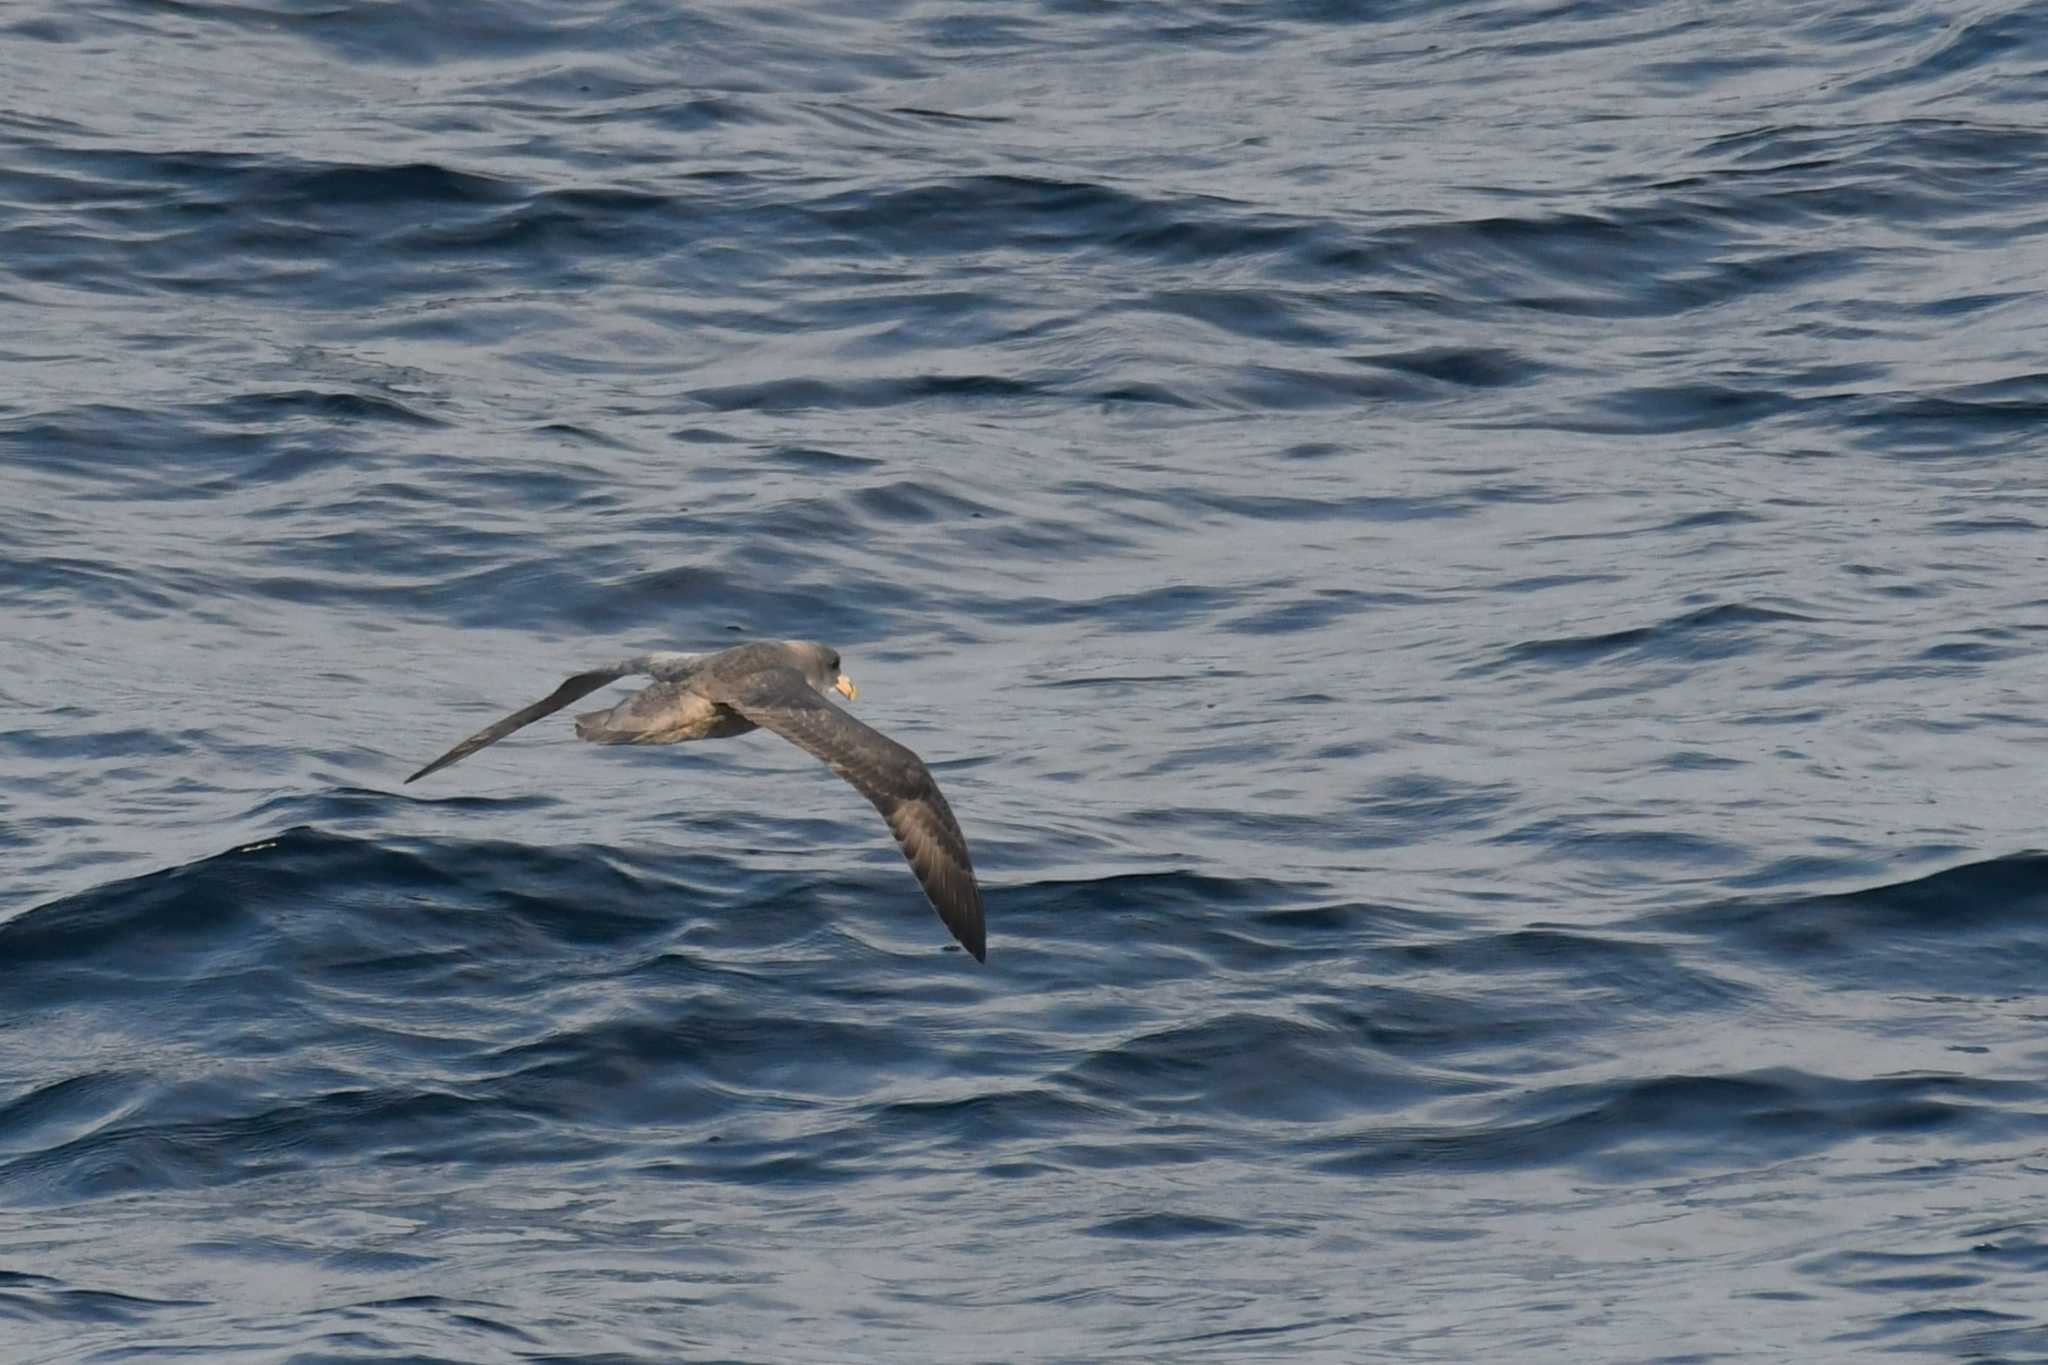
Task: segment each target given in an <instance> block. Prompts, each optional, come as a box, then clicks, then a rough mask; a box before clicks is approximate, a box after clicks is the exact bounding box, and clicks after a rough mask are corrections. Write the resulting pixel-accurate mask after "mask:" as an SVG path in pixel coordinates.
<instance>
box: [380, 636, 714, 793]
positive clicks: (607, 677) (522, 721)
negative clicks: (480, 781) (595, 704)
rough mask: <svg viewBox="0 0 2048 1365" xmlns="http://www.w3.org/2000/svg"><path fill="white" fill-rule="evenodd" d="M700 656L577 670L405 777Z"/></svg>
mask: <svg viewBox="0 0 2048 1365" xmlns="http://www.w3.org/2000/svg"><path fill="white" fill-rule="evenodd" d="M703 657H704V656H703V655H701V654H672V653H662V654H642V655H639V656H638V657H636V658H631V659H621V660H620V661H619V662H617V663H615V664H606V665H605V666H604V667H603V668H593V669H591V670H590V671H589V672H587V673H578V674H577V675H576V676H575V677H573V678H570V679H569V680H568V681H567V682H564V683H563V684H562V685H561V686H560V687H558V688H556V689H555V690H554V691H552V692H550V693H548V694H547V695H546V696H545V697H542V698H541V699H540V700H539V701H537V702H535V703H534V704H533V705H531V706H527V707H522V708H520V709H519V710H517V711H514V712H513V713H512V714H511V715H509V716H507V717H505V719H503V720H501V721H497V722H496V723H494V724H491V725H487V726H485V727H484V728H483V729H481V730H479V731H477V732H476V733H475V734H473V735H471V736H470V737H469V738H468V739H465V740H463V741H462V743H460V744H458V745H456V746H455V747H454V748H452V749H450V750H449V751H448V752H447V753H445V754H442V755H441V756H440V757H439V758H437V759H435V760H434V761H433V762H432V763H429V764H428V765H427V766H426V767H424V768H422V769H420V770H419V771H418V772H416V773H414V774H413V775H412V776H411V777H408V778H406V779H405V780H406V781H407V782H417V781H419V780H420V779H421V778H423V777H425V776H426V775H427V774H428V773H432V772H439V771H440V770H441V769H443V768H445V767H447V766H448V765H449V764H451V763H460V762H461V761H462V760H463V759H465V758H468V757H469V756H470V755H471V754H473V753H475V752H476V751H477V750H478V749H481V748H483V747H484V746H486V745H489V744H496V743H497V742H498V741H499V740H501V739H503V738H504V737H505V736H507V735H509V734H511V733H512V732H513V731H514V730H517V729H519V728H520V727H521V726H525V725H531V724H533V723H534V722H535V721H537V720H539V719H540V718H541V717H543V716H552V715H553V714H554V713H555V712H557V711H559V710H561V709H562V708H563V707H565V706H567V705H568V704H569V703H571V702H574V701H581V700H582V699H583V698H585V697H587V696H589V695H590V694H591V693H592V692H595V691H597V689H598V688H600V687H603V686H604V685H605V684H606V683H614V682H617V681H618V680H619V679H621V678H630V677H632V676H634V675H635V674H637V673H645V674H647V675H649V676H650V677H655V678H666V679H673V678H681V677H686V676H688V674H689V671H690V668H691V666H692V665H694V664H695V663H696V661H697V660H699V659H701V658H703Z"/></svg>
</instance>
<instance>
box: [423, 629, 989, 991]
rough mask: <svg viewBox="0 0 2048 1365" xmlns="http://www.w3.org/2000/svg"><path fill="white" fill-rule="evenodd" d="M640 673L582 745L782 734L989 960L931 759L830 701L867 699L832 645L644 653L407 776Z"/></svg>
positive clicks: (972, 887) (583, 677)
mask: <svg viewBox="0 0 2048 1365" xmlns="http://www.w3.org/2000/svg"><path fill="white" fill-rule="evenodd" d="M635 674H644V675H646V676H648V677H651V678H654V679H655V680H656V681H655V683H654V685H653V686H652V687H646V688H642V689H641V690H640V691H638V692H635V693H634V694H633V695H632V696H630V697H628V698H627V699H626V700H624V701H622V702H620V703H619V704H618V705H617V706H613V707H609V708H607V709H605V710H602V711H587V712H585V713H584V714H582V715H580V716H578V717H577V718H576V734H577V736H578V737H579V738H581V739H587V740H591V741H592V742H594V743H598V744H682V743H687V742H689V741H691V740H697V739H723V738H725V737H726V736H728V735H743V734H746V733H747V732H748V731H749V730H754V729H757V728H758V729H766V730H772V731H774V732H775V733H776V734H778V735H781V736H782V737H783V738H784V739H786V740H788V741H789V742H790V743H792V744H794V745H796V746H797V747H798V748H800V749H803V750H805V751H807V752H808V753H810V754H812V755H813V756H815V757H817V758H819V759H821V760H823V761H824V762H825V763H826V764H827V765H828V766H829V767H830V768H831V769H832V771H833V772H835V773H838V774H839V775H840V776H841V777H843V778H845V779H846V780H847V781H848V782H850V783H852V784H853V786H854V788H855V790H857V791H859V792H860V794H861V795H862V796H865V797H866V798H867V799H868V800H869V801H870V802H872V803H873V804H874V807H875V809H876V810H878V811H880V812H881V813H882V818H883V819H884V820H887V821H888V822H889V832H890V833H892V834H894V835H895V836H896V842H897V843H898V844H899V845H900V846H901V847H902V849H903V856H904V857H905V858H907V859H909V860H910V868H911V871H913V872H915V873H916V874H917V880H918V882H919V883H920V884H921V885H922V886H923V887H924V893H925V895H926V896H927V897H929V898H930V900H931V903H932V906H933V908H934V909H936V910H937V911H938V912H939V918H940V919H942V920H944V921H945V924H946V927H947V928H948V929H950V930H952V931H953V937H955V938H957V939H959V940H960V942H961V944H962V946H964V947H965V948H966V949H967V951H968V952H970V953H973V954H974V956H975V959H976V960H977V961H987V958H988V940H987V932H986V930H985V928H984V926H983V923H982V913H981V888H980V886H979V885H978V884H977V883H976V882H975V880H974V864H973V862H972V861H971V860H970V859H969V858H968V856H967V839H966V837H965V836H963V835H962V834H961V833H960V825H959V822H958V821H956V820H954V818H953V809H952V807H950V806H948V805H947V804H946V798H945V795H944V794H943V793H942V792H940V791H939V784H938V783H937V782H936V781H934V780H933V779H932V774H931V769H929V768H927V767H925V765H924V760H922V759H920V758H919V757H918V756H917V755H916V754H914V753H912V752H911V751H910V750H908V749H906V748H904V747H903V746H902V745H901V744H898V743H897V742H896V741H895V740H893V739H890V738H889V737H888V736H887V735H885V734H883V733H882V732H881V731H879V730H876V729H874V728H873V727H871V726H867V725H863V724H862V723H861V722H859V721H857V720H855V719H854V718H853V717H852V716H849V715H847V714H846V712H844V711H842V710H840V709H839V708H838V707H837V706H834V705H833V704H832V703H831V702H829V701H827V700H825V696H824V694H825V693H826V692H827V691H838V692H840V693H842V694H843V695H844V696H845V697H846V698H847V700H849V701H851V700H853V699H854V698H855V697H856V696H858V695H859V689H857V688H856V687H854V685H853V680H852V679H851V678H848V677H847V676H846V675H845V674H844V673H842V672H840V671H839V651H837V650H835V649H833V648H831V647H830V646H829V645H821V644H815V643H812V642H810V641H807V640H766V641H762V642H760V643H757V644H748V645H736V646H734V647H733V648H731V649H727V650H722V651H720V652H719V653H716V654H666V653H664V654H642V655H640V656H638V657H637V658H632V659H622V660H620V661H619V662H618V663H615V664H607V665H606V666H605V667H603V668H593V669H591V670H589V671H588V672H584V673H578V674H576V675H575V676H574V677H572V678H570V679H569V680H568V681H566V682H564V683H563V684H562V685H561V686H560V687H558V688H556V689H555V690H554V691H553V692H551V693H549V694H548V695H547V696H546V697H544V698H543V699H541V700H540V701H537V702H535V703H534V704H533V705H531V706H528V707H525V708H522V709H521V710H518V711H514V712H513V713H512V714H511V715H509V716H507V717H505V718H504V719H503V720H501V721H498V722H497V723H496V724H494V725H489V726H486V727H485V728H483V729H481V730H479V731H477V732H476V733H475V734H473V735H471V736H470V737H469V738H468V739H465V740H463V741H462V743H460V744H458V745H456V746H455V747H454V748H452V749H450V750H449V751H448V752H447V753H445V754H442V755H441V756H440V757H439V758H437V759H435V760H434V761H433V762H432V763H429V764H428V765H427V766H426V767H424V768H421V769H420V770H419V771H418V772H416V773H414V774H413V775H412V776H411V777H408V778H406V779H405V780H406V781H407V782H417V781H418V780H419V779H420V778H422V777H425V776H426V775H427V774H428V773H431V772H438V771H439V770H441V769H442V768H445V767H447V766H448V765H449V764H451V763H457V762H460V761H461V760H463V759H465V758H467V757H469V756H470V755H471V754H473V753H475V752H476V751H477V750H478V749H481V748H483V747H484V746H485V745H487V744H495V743H496V742H497V741H499V740H501V739H503V738H504V737H505V736H507V735H509V734H511V733H512V732H513V731H514V730H517V729H519V728H520V727H521V726H524V725H530V724H532V723H533V722H534V721H537V720H539V719H541V718H542V717H543V716H551V715H553V714H554V713H555V712H557V711H559V710H561V709H562V708H563V707H565V706H567V705H569V704H570V703H571V702H574V701H580V700H581V699H582V698H584V697H587V696H589V695H590V694H591V693H592V692H595V691H597V689H599V688H600V687H603V686H604V685H605V684H607V683H612V682H617V681H618V680H619V679H620V678H626V677H631V676H633V675H635Z"/></svg>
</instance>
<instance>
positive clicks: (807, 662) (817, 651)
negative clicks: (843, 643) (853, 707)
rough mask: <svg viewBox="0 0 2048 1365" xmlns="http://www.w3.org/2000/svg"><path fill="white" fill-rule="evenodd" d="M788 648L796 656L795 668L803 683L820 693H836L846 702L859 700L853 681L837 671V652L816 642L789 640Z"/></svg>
mask: <svg viewBox="0 0 2048 1365" xmlns="http://www.w3.org/2000/svg"><path fill="white" fill-rule="evenodd" d="M789 648H790V652H791V653H792V654H794V655H795V656H796V666H797V669H798V671H799V672H801V673H802V674H803V675H804V681H806V682H808V683H809V684H810V685H811V686H813V687H815V688H817V689H818V690H819V691H820V692H837V693H838V694H839V695H840V696H842V697H844V698H846V699H847V700H848V701H857V700H859V698H860V689H859V688H858V687H855V686H854V685H853V679H851V678H849V677H847V676H846V675H845V674H844V673H842V672H840V671H839V651H838V650H836V649H834V648H832V646H830V645H821V644H819V643H818V642H817V641H816V640H791V641H790V642H789Z"/></svg>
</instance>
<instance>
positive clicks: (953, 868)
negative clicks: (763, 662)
mask: <svg viewBox="0 0 2048 1365" xmlns="http://www.w3.org/2000/svg"><path fill="white" fill-rule="evenodd" d="M693 686H695V687H697V688H698V690H700V691H701V692H703V693H704V695H706V696H708V697H710V698H711V699H712V700H713V701H715V702H719V703H721V704H722V705H725V706H730V707H731V708H732V709H733V710H735V711H737V712H739V713H740V714H741V715H743V716H745V717H746V718H747V719H748V720H750V721H752V722H754V724H756V725H759V726H761V727H763V728H764V729H769V730H773V731H774V732H775V733H776V734H778V735H781V736H782V737H783V738H784V739H786V740H788V741H789V742H790V743H792V744H794V745H796V746H797V747H798V748H800V749H804V750H806V751H808V752H809V753H811V754H813V755H814V756H816V757H818V758H821V759H823V760H824V761H825V763H826V764H827V765H828V766H830V767H831V769H832V771H833V772H835V773H838V774H839V775H840V776H841V777H843V778H845V779H846V780H847V781H848V782H851V783H852V784H853V786H854V788H855V790H857V791H859V792H860V794H861V795H862V796H865V797H866V798H867V799H868V800H869V801H871V802H872V803H874V807H875V809H876V810H878V811H880V812H881V813H882V818H883V819H884V820H887V821H888V822H889V832H890V833H892V834H894V835H895V836H896V842H897V843H898V844H899V845H901V846H902V849H903V856H904V857H905V858H908V859H909V860H910V870H911V871H913V872H915V873H916V874H917V880H918V881H919V882H920V883H921V884H922V885H923V886H924V894H925V896H926V897H927V898H928V899H929V900H930V901H931V903H932V908H933V909H935V910H937V911H938V912H939V918H940V919H942V920H944V921H945V923H946V927H947V928H948V929H951V930H952V931H953V937H954V938H957V939H959V940H960V943H961V945H962V946H963V947H965V948H966V949H967V951H968V952H970V953H973V954H974V958H975V961H977V962H986V961H987V960H988V932H987V929H986V928H985V927H984V924H983V921H982V913H981V887H980V886H979V885H978V884H976V882H975V880H974V864H973V862H972V861H970V860H969V858H968V856H967V839H966V837H965V836H964V835H962V834H961V833H960V824H959V822H958V821H957V820H955V819H954V818H953V809H952V807H950V806H948V805H947V804H946V798H945V796H944V794H943V793H941V792H940V791H939V784H938V783H937V782H935V781H933V780H932V773H931V769H929V768H927V767H925V766H924V760H923V759H921V758H919V757H918V756H917V755H916V754H914V753H912V752H910V750H908V749H906V748H904V747H903V746H902V745H901V744H898V743H897V742H896V741H895V740H893V739H891V738H889V737H888V736H887V735H885V734H883V733H882V732H881V731H880V730H877V729H875V728H874V727H872V726H869V725H863V724H861V723H860V722H859V721H857V720H855V719H854V718H853V717H852V716H849V715H847V714H846V712H844V711H842V710H840V709H839V708H838V707H836V706H834V705H833V704H832V703H831V702H829V701H826V700H825V699H824V698H823V697H822V696H819V695H818V693H817V692H816V691H815V690H813V689H812V687H811V685H810V684H809V683H807V682H805V681H804V679H803V675H802V674H800V673H798V672H797V671H796V670H795V669H791V668H767V669H762V670H761V671H760V672H757V673H749V674H746V675H744V676H743V677H739V678H731V679H700V680H699V681H698V682H696V683H694V684H693Z"/></svg>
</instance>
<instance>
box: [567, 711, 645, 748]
mask: <svg viewBox="0 0 2048 1365" xmlns="http://www.w3.org/2000/svg"><path fill="white" fill-rule="evenodd" d="M623 709H624V708H623V707H618V706H607V707H605V708H604V710H602V711H585V712H584V713H583V714H582V715H580V716H578V717H576V738H578V739H587V740H589V741H590V742H591V743H592V744H633V743H638V742H643V741H645V740H646V738H647V727H646V726H644V725H620V724H618V723H617V722H618V717H617V715H616V713H617V712H618V711H621V710H623Z"/></svg>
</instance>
